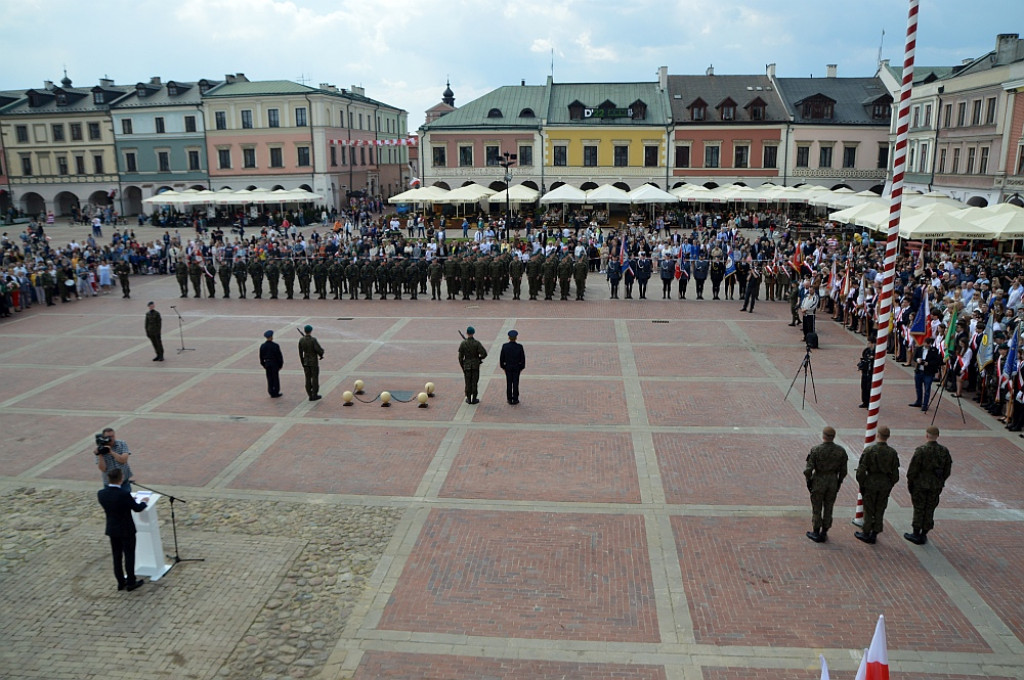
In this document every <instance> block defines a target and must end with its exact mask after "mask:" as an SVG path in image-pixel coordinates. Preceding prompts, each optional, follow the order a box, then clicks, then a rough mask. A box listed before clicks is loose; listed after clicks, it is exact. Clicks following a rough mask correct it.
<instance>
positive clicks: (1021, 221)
mask: <svg viewBox="0 0 1024 680" xmlns="http://www.w3.org/2000/svg"><path fill="white" fill-rule="evenodd" d="M959 216H960V215H959V213H957V217H959ZM972 223H973V224H975V225H977V226H979V227H981V228H982V229H990V230H993V231H995V232H996V234H998V238H999V239H1001V240H1004V239H1018V238H1022V237H1024V210H1022V209H1021V208H1014V211H1013V212H1001V213H998V214H995V215H992V216H990V217H986V218H985V219H982V220H972Z"/></svg>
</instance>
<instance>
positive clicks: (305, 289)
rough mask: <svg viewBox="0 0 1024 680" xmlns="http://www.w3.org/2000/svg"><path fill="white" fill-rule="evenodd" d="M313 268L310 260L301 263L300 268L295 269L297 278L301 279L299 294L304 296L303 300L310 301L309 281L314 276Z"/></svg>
mask: <svg viewBox="0 0 1024 680" xmlns="http://www.w3.org/2000/svg"><path fill="white" fill-rule="evenodd" d="M312 273H313V268H312V267H310V265H309V258H308V257H307V258H306V259H304V260H302V261H301V262H299V264H298V266H296V267H295V276H296V277H298V279H299V293H301V294H302V299H303V300H308V299H309V280H310V277H311V276H312Z"/></svg>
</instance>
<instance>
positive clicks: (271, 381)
mask: <svg viewBox="0 0 1024 680" xmlns="http://www.w3.org/2000/svg"><path fill="white" fill-rule="evenodd" d="M263 337H264V338H266V339H267V340H266V342H264V343H263V344H262V345H260V366H262V367H263V370H264V371H266V373H267V392H268V393H269V394H270V398H271V399H277V398H278V397H280V396H281V377H280V373H281V369H282V368H283V367H284V355H283V354H281V346H280V345H278V344H277V343H276V342H274V331H267V332H266V333H264V334H263Z"/></svg>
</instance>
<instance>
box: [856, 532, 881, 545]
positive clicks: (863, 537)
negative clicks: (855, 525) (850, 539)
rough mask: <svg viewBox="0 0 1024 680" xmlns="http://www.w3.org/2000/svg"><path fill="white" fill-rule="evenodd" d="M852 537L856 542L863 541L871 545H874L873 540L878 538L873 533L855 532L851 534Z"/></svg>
mask: <svg viewBox="0 0 1024 680" xmlns="http://www.w3.org/2000/svg"><path fill="white" fill-rule="evenodd" d="M853 535H854V537H855V538H856V539H857V540H858V541H864V542H865V543H868V544H871V545H874V544H875V540H876V538H877V536H878V534H876V533H875V532H874V531H855V532H853Z"/></svg>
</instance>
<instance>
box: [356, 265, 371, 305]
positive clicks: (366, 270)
mask: <svg viewBox="0 0 1024 680" xmlns="http://www.w3.org/2000/svg"><path fill="white" fill-rule="evenodd" d="M359 287H360V289H361V290H362V291H363V299H364V300H372V299H373V264H371V263H370V261H369V260H363V264H362V266H360V267H359Z"/></svg>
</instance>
